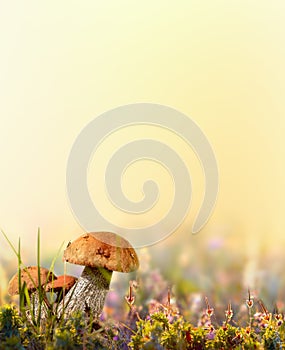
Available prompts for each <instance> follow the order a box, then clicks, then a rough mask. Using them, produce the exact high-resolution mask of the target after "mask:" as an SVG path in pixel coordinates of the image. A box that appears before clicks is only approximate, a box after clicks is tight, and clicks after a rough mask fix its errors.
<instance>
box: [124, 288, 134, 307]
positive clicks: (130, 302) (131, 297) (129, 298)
mask: <svg viewBox="0 0 285 350" xmlns="http://www.w3.org/2000/svg"><path fill="white" fill-rule="evenodd" d="M132 290H133V285H132V283H131V282H130V286H129V294H128V295H126V296H125V300H126V302H127V304H128V305H129V307H130V308H132V306H133V304H134V302H135V296H134V295H133V294H132Z"/></svg>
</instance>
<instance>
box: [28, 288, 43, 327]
mask: <svg viewBox="0 0 285 350" xmlns="http://www.w3.org/2000/svg"><path fill="white" fill-rule="evenodd" d="M29 296H30V302H31V305H30V308H29V309H27V310H26V315H27V318H28V319H29V320H30V321H31V320H32V314H33V315H34V318H35V319H36V320H37V318H38V315H39V312H41V316H40V318H41V319H45V318H46V317H47V314H48V306H47V300H46V298H44V299H43V300H42V304H41V308H40V296H39V292H38V290H36V291H33V292H30V293H29ZM25 304H26V305H27V303H25Z"/></svg>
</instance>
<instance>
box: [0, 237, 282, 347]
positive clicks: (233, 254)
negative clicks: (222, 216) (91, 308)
mask: <svg viewBox="0 0 285 350" xmlns="http://www.w3.org/2000/svg"><path fill="white" fill-rule="evenodd" d="M7 239H8V237H7ZM199 242H200V243H199V245H200V254H198V253H196V254H195V252H194V250H195V249H196V250H197V248H198V247H197V246H196V247H195V249H194V248H192V250H191V248H189V247H187V249H186V248H185V250H184V249H183V248H181V246H179V245H178V246H176V247H175V246H172V249H171V252H172V254H168V258H167V259H165V261H164V264H163V266H161V265H159V264H158V261H159V259H161V256H160V255H159V253H157V254H150V251H149V249H147V248H144V249H142V250H141V252H140V269H139V270H138V271H137V272H133V273H131V274H128V275H126V276H125V275H124V276H122V274H117V275H116V277H115V278H114V281H113V282H112V285H111V289H110V291H109V293H108V295H107V298H106V301H105V306H104V309H103V312H102V314H101V316H100V318H99V319H93V318H92V316H90V315H89V314H88V313H87V312H86V313H84V314H83V313H80V312H75V313H74V314H73V315H72V316H71V317H68V319H64V317H62V316H60V315H59V314H58V313H57V304H56V302H55V298H54V296H53V293H46V292H44V290H43V289H42V288H39V290H38V292H39V295H40V303H41V305H42V307H41V308H40V309H41V310H40V314H37V313H36V312H35V310H34V305H33V303H32V302H31V300H29V298H28V302H27V299H25V297H26V294H25V293H26V291H25V288H23V289H22V290H21V292H20V296H19V297H11V296H9V295H8V294H7V293H6V292H5V291H3V290H2V296H1V309H0V349H282V348H283V346H284V344H285V325H284V294H283V293H284V290H285V288H284V285H283V283H284V282H283V279H282V275H281V272H282V271H281V266H282V255H281V252H280V255H278V254H279V253H278V251H277V250H275V251H274V250H272V249H270V250H267V251H266V249H265V248H264V247H263V248H262V247H261V250H260V254H259V255H258V256H256V255H255V256H254V259H251V257H250V256H248V255H247V253H246V252H245V251H243V250H242V249H240V248H241V247H238V246H237V244H238V243H237V240H236V239H233V238H232V237H230V238H221V237H214V238H210V239H206V238H205V239H203V238H201V239H200V240H199ZM7 243H8V244H10V247H11V249H12V250H13V251H14V253H15V259H16V260H17V261H18V268H23V267H24V266H26V265H25V263H24V262H23V261H22V258H21V247H20V240H19V246H18V247H17V248H16V247H14V246H13V245H12V244H11V242H9V239H8V241H7ZM240 244H241V246H242V242H240ZM205 247H206V251H205ZM61 248H62V247H61ZM202 249H204V253H203V254H202V253H201V251H202ZM198 251H199V249H198ZM242 251H243V252H242ZM158 252H159V249H158ZM59 256H60V250H59V252H58V253H57V254H55V257H54V259H53V260H52V261H45V259H43V261H42V263H41V257H40V235H39V236H38V252H37V261H36V265H37V266H42V265H44V266H45V267H48V268H50V269H51V270H54V269H56V266H57V263H56V261H57V260H60V259H58V258H59ZM273 258H275V259H273ZM276 258H278V259H276ZM273 261H275V262H276V261H277V262H278V263H276V266H275V265H274V262H273ZM277 266H279V267H280V271H279V270H278V269H277ZM13 273H15V271H14V272H13ZM9 274H10V275H11V274H12V271H9ZM250 284H251V285H250ZM2 285H3V284H2ZM46 299H47V300H48V310H47V311H46V310H45V316H44V317H42V316H41V312H42V313H43V311H44V309H45V307H46V306H45V305H46V303H45V300H46ZM25 300H26V302H24V301H25Z"/></svg>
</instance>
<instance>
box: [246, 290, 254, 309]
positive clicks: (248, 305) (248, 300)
mask: <svg viewBox="0 0 285 350" xmlns="http://www.w3.org/2000/svg"><path fill="white" fill-rule="evenodd" d="M246 305H247V307H248V308H249V309H250V308H252V306H253V300H252V297H251V296H250V290H249V289H248V299H247V300H246Z"/></svg>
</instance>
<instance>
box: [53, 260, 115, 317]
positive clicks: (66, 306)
mask: <svg viewBox="0 0 285 350" xmlns="http://www.w3.org/2000/svg"><path fill="white" fill-rule="evenodd" d="M111 277H112V271H110V270H107V269H104V268H100V267H88V266H86V267H85V268H84V270H83V272H82V274H81V276H80V278H79V279H78V281H77V282H76V283H75V285H74V286H73V287H72V288H71V289H70V291H69V292H68V293H67V295H66V296H65V298H64V299H63V301H61V303H60V305H59V309H58V312H59V314H61V313H62V311H63V312H64V316H65V317H68V316H70V314H71V313H73V312H74V311H81V312H83V313H87V314H88V315H92V316H93V317H94V318H98V317H99V316H100V314H101V312H102V310H103V307H104V303H105V298H106V295H107V293H108V291H109V286H110V281H111Z"/></svg>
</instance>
